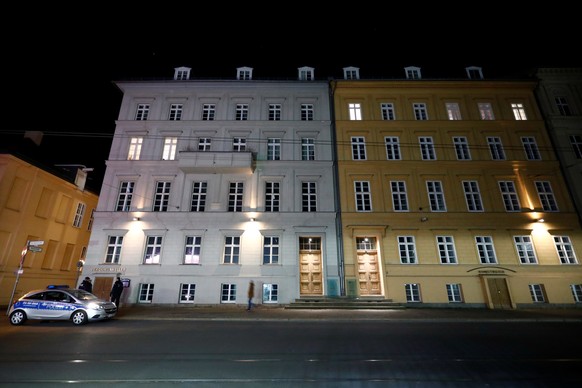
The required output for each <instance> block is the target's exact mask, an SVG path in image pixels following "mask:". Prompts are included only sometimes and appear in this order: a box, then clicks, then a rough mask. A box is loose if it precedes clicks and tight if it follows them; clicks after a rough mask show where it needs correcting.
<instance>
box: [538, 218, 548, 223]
mask: <svg viewBox="0 0 582 388" xmlns="http://www.w3.org/2000/svg"><path fill="white" fill-rule="evenodd" d="M537 221H538V222H546V220H544V219H543V218H538V220H537Z"/></svg>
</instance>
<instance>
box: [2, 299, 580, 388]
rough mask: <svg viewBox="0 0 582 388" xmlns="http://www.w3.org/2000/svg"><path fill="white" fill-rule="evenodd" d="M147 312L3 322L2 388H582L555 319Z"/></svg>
mask: <svg viewBox="0 0 582 388" xmlns="http://www.w3.org/2000/svg"><path fill="white" fill-rule="evenodd" d="M138 310H139V309H137V308H135V309H134V308H127V309H125V310H123V308H122V310H121V311H120V315H119V317H117V318H115V319H113V320H110V321H106V322H93V323H90V324H88V325H84V326H73V325H72V324H71V323H70V322H67V321H65V322H32V321H31V322H27V323H26V324H25V325H23V326H11V325H10V324H9V323H8V320H7V319H6V320H4V322H2V323H0V344H1V346H0V386H2V387H4V386H5V387H15V386H16V387H20V386H22V387H29V386H32V387H43V388H44V387H62V386H65V385H71V384H75V385H76V384H82V385H83V386H85V387H86V386H90V387H103V386H105V385H106V384H114V385H115V386H116V387H150V386H151V387H153V386H155V387H176V386H196V387H235V386H236V387H245V388H246V387H277V388H283V387H301V388H310V387H334V388H335V387H350V388H351V387H386V386H389V387H393V386H395V387H555V386H579V385H580V384H581V383H582V372H581V371H582V353H581V352H580V349H582V336H580V329H581V328H582V325H581V323H582V320H581V319H579V318H580V317H578V318H571V317H568V318H565V317H564V316H562V315H558V316H556V315H554V314H550V312H549V311H546V314H542V315H540V313H539V312H538V313H535V315H531V314H525V312H524V311H522V312H521V313H520V314H519V316H518V315H511V318H512V319H508V318H507V316H503V314H495V315H491V314H485V315H481V317H478V316H477V315H479V314H483V313H484V312H481V311H480V312H471V313H469V312H455V313H457V314H463V313H464V314H465V316H464V319H459V318H458V317H457V318H456V319H453V318H452V316H451V315H449V317H448V318H442V317H440V318H439V317H438V316H437V313H438V311H435V310H432V311H425V310H423V309H421V310H419V311H415V313H416V316H415V317H412V316H408V317H405V314H404V313H403V312H400V313H398V311H393V312H389V311H383V312H380V313H378V312H374V311H355V312H354V311H339V312H338V311H318V310H306V311H303V310H299V311H293V312H286V311H283V309H281V310H271V311H265V310H261V309H260V308H259V309H257V310H255V311H253V312H250V313H249V312H246V311H244V309H229V310H227V311H223V310H222V309H214V310H212V311H206V309H201V308H196V309H193V310H195V311H189V310H190V309H184V310H182V311H174V310H173V311H174V314H173V315H170V314H169V312H168V311H164V309H162V308H153V309H149V310H146V311H138ZM193 313H196V314H194V315H193ZM429 313H430V315H431V317H428V314H429ZM442 313H446V311H443V312H442ZM449 313H450V314H451V313H452V312H450V311H449ZM140 314H141V316H140ZM158 314H159V315H160V316H156V315H158ZM275 314H280V315H279V316H274V315H275ZM282 314H288V315H285V316H282ZM409 314H412V312H409ZM423 314H424V316H422V315H423ZM469 314H473V315H471V316H469ZM532 314H533V313H532ZM330 316H331V318H332V319H329V318H330ZM370 316H371V318H370ZM396 317H398V318H396Z"/></svg>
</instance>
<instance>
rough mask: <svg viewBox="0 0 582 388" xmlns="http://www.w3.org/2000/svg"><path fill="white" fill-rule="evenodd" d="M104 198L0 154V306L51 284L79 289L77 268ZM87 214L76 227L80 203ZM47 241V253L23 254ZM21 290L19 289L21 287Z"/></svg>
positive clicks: (14, 158)
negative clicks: (36, 242) (33, 243)
mask: <svg viewBox="0 0 582 388" xmlns="http://www.w3.org/2000/svg"><path fill="white" fill-rule="evenodd" d="M97 200H98V196H97V195H96V194H94V193H91V192H89V191H87V190H81V189H79V188H78V187H77V186H76V185H75V184H73V183H70V182H68V181H66V180H64V179H62V178H60V177H57V176H55V175H53V174H51V173H49V172H46V171H44V170H43V169H40V168H38V167H36V166H34V165H32V164H30V163H27V162H25V161H23V160H21V159H19V158H17V157H15V156H13V155H10V154H0V306H5V307H7V306H8V304H9V302H10V297H11V295H12V293H13V291H14V292H15V294H14V299H16V298H18V297H19V296H21V295H22V294H24V293H25V292H27V291H29V290H31V289H36V288H44V287H46V286H47V285H48V284H67V285H69V286H71V287H76V285H77V275H78V271H77V263H78V262H79V260H80V259H82V255H83V254H84V252H83V249H84V248H85V249H86V247H87V246H88V244H89V237H90V233H91V232H90V229H89V222H90V219H91V216H92V211H93V210H94V209H95V208H96V207H97ZM80 202H81V203H84V204H85V205H86V206H85V212H84V216H83V219H82V223H81V225H80V227H74V226H73V219H74V217H75V214H76V210H77V206H78V204H79V203H80ZM29 240H30V241H33V240H42V241H44V244H43V245H42V246H40V248H41V249H42V252H38V253H35V252H31V251H29V252H27V253H26V256H25V258H24V262H23V266H22V270H23V271H22V273H21V275H20V276H19V277H18V282H17V276H16V273H17V271H18V269H19V267H20V261H21V258H22V251H23V249H24V248H25V247H26V245H27V241H29ZM15 286H16V287H15Z"/></svg>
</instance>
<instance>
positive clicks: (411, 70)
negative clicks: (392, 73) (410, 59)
mask: <svg viewBox="0 0 582 388" xmlns="http://www.w3.org/2000/svg"><path fill="white" fill-rule="evenodd" d="M404 73H405V74H406V79H421V78H422V76H421V75H420V67H416V66H408V67H405V68H404Z"/></svg>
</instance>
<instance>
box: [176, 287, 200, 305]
mask: <svg viewBox="0 0 582 388" xmlns="http://www.w3.org/2000/svg"><path fill="white" fill-rule="evenodd" d="M195 298H196V284H195V283H180V300H179V301H178V303H188V304H191V303H194V299H195Z"/></svg>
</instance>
